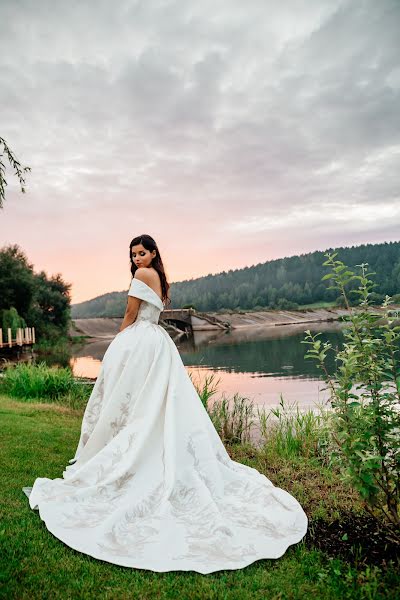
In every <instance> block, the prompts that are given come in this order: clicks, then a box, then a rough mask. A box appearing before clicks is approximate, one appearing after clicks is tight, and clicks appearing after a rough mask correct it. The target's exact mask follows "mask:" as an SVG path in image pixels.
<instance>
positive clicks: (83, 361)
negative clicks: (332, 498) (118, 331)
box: [70, 322, 343, 409]
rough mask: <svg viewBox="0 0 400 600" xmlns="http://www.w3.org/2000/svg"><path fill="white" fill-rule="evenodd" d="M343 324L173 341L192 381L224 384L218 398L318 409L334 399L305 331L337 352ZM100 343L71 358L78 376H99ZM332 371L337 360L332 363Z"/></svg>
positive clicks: (215, 334)
mask: <svg viewBox="0 0 400 600" xmlns="http://www.w3.org/2000/svg"><path fill="white" fill-rule="evenodd" d="M342 328H343V323H341V322H331V323H315V324H312V323H307V324H302V325H285V326H274V327H263V328H261V327H255V328H254V327H253V328H246V329H236V330H231V331H227V332H226V331H217V332H214V331H201V332H196V333H195V334H194V336H193V338H190V339H187V338H181V339H180V340H179V339H176V340H174V341H175V343H176V345H177V347H178V350H179V352H180V355H181V357H182V361H183V363H184V365H185V366H186V369H187V371H188V372H190V373H191V374H192V377H193V380H194V381H195V382H196V383H198V384H199V385H201V383H202V381H204V378H205V376H206V375H211V374H212V373H214V374H215V379H216V380H219V383H218V391H217V393H216V395H215V396H213V398H221V397H223V396H226V397H228V398H231V397H232V396H233V395H234V394H235V393H238V394H240V395H241V396H245V397H246V398H248V399H249V400H252V401H253V402H254V404H255V405H265V406H275V405H277V404H279V402H280V395H281V394H282V396H283V400H284V401H285V402H287V403H293V402H295V403H298V405H299V406H300V407H302V408H304V409H305V408H312V409H316V408H317V406H318V405H321V404H325V405H327V401H328V398H329V392H328V390H323V388H324V387H325V386H326V384H325V382H324V381H323V379H322V377H321V372H320V369H318V368H317V365H316V363H315V361H314V360H311V359H305V358H304V355H305V353H306V352H307V350H308V348H309V346H307V345H306V344H302V343H301V341H302V340H304V339H305V334H304V331H305V330H306V329H310V330H311V331H312V332H313V333H316V332H321V336H320V339H321V341H328V342H330V343H331V344H332V346H333V347H334V348H336V349H338V350H339V349H341V348H342V344H343V334H342ZM111 341H112V340H111V339H109V340H96V341H94V342H91V343H88V344H86V345H84V346H82V347H81V348H80V349H79V350H77V351H76V352H75V353H74V355H73V356H72V358H71V360H70V365H71V367H72V370H73V372H74V374H75V375H79V376H84V377H90V378H95V377H97V375H98V372H99V370H100V366H101V360H102V358H103V356H104V353H105V351H106V350H107V347H108V345H109V344H110V343H111ZM327 367H328V371H329V372H330V373H333V372H334V370H335V362H334V360H333V357H331V358H330V361H328V362H327Z"/></svg>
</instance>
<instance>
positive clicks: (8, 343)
mask: <svg viewBox="0 0 400 600" xmlns="http://www.w3.org/2000/svg"><path fill="white" fill-rule="evenodd" d="M6 337H7V339H3V330H2V329H1V327H0V348H13V347H15V346H26V345H32V344H34V343H35V328H34V327H18V329H17V332H16V335H15V338H14V339H13V337H12V331H11V327H9V328H8V329H7V335H6V336H4V338H6Z"/></svg>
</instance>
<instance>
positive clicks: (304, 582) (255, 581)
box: [0, 395, 399, 600]
mask: <svg viewBox="0 0 400 600" xmlns="http://www.w3.org/2000/svg"><path fill="white" fill-rule="evenodd" d="M81 419H82V411H79V410H72V409H70V408H66V407H63V406H61V405H58V404H48V403H35V402H32V401H31V402H29V403H28V402H24V401H19V400H18V401H17V400H13V399H12V398H10V397H9V396H6V395H0V460H1V463H2V464H1V467H2V482H3V484H2V492H1V496H0V503H1V504H0V514H1V525H0V545H1V548H0V556H1V559H0V560H1V563H0V565H1V566H0V597H1V598H7V599H11V598H18V599H24V598H30V599H32V598H40V599H47V598H48V599H52V600H53V599H56V598H63V599H65V598H68V599H69V598H96V599H98V598H101V599H102V600H103V599H108V598H113V599H114V598H115V599H123V598H132V599H135V600H139V599H147V598H171V599H176V598H179V599H181V600H185V599H186V598H187V599H189V598H190V599H197V598H206V599H214V598H215V599H232V600H241V599H246V600H247V599H249V598H255V599H258V598H259V599H263V600H278V599H279V600H283V599H286V598H307V599H309V598H313V599H315V600H319V599H335V600H337V599H344V598H352V599H353V598H354V599H356V598H365V599H375V598H395V597H396V586H398V585H399V579H398V574H397V573H396V572H395V571H394V569H393V568H388V569H385V570H382V569H380V568H378V567H374V566H365V565H364V566H363V567H359V568H358V569H357V568H356V567H355V566H354V565H353V566H349V565H346V564H345V563H344V562H342V561H341V560H339V559H337V558H329V557H328V556H326V555H325V554H324V553H323V552H321V551H318V550H315V549H312V548H311V547H308V546H307V544H306V542H305V541H304V540H303V541H302V542H300V543H299V544H297V545H295V546H291V547H289V549H288V550H287V552H286V554H285V555H284V556H283V557H282V558H280V559H278V560H259V561H257V562H255V563H253V564H252V565H250V566H248V567H246V568H244V569H240V570H236V571H218V572H216V573H211V574H208V575H201V574H199V573H195V572H179V571H176V572H170V573H154V572H152V571H146V570H140V569H130V568H126V567H120V566H117V565H113V564H110V563H107V562H103V561H99V560H96V559H94V558H91V557H89V556H87V555H84V554H81V553H79V552H77V551H75V550H73V549H72V548H69V547H68V546H66V545H65V544H63V542H61V541H60V540H58V539H57V538H55V537H54V536H53V535H52V534H51V533H50V532H49V531H48V530H47V529H46V527H45V524H44V523H43V521H41V519H40V517H39V514H38V512H37V511H33V510H31V509H30V507H29V504H28V499H27V497H26V496H25V495H24V493H23V492H22V489H21V488H22V487H23V486H32V484H33V482H34V480H35V478H36V477H50V478H55V477H62V471H63V470H64V468H65V466H66V465H67V463H68V460H69V459H70V458H72V457H73V455H74V452H75V449H76V445H77V443H78V439H79V432H80V423H81ZM230 453H231V455H233V456H232V457H234V458H235V460H240V461H241V462H244V463H246V464H249V465H251V466H254V467H255V468H257V469H259V470H260V471H262V472H263V473H265V475H266V476H267V477H269V479H271V481H273V483H274V484H275V485H279V486H280V487H283V488H285V489H287V490H288V491H289V492H292V493H293V494H294V495H295V496H296V497H297V498H298V499H299V501H300V502H301V504H302V505H303V506H304V509H305V510H306V512H307V514H308V516H309V518H310V520H312V519H313V518H315V517H320V518H321V517H322V518H324V517H325V518H330V517H332V516H335V515H336V514H340V511H341V508H342V507H346V509H349V507H350V508H352V509H354V510H355V511H357V510H359V507H358V504H357V498H356V496H355V495H352V493H350V491H349V490H348V489H346V488H345V487H344V484H342V483H340V481H339V479H338V478H336V476H335V474H334V473H332V472H331V471H330V470H328V469H324V468H323V467H322V466H319V465H318V464H317V463H316V462H315V461H314V462H313V461H312V460H310V461H305V459H304V458H299V459H298V460H297V461H296V460H293V459H292V460H289V459H287V460H282V459H280V458H279V457H278V456H274V455H269V454H268V451H263V452H256V453H255V452H254V449H246V447H245V446H242V447H236V448H234V449H233V450H230Z"/></svg>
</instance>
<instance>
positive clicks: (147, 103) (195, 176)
mask: <svg viewBox="0 0 400 600" xmlns="http://www.w3.org/2000/svg"><path fill="white" fill-rule="evenodd" d="M0 10H1V11H2V12H3V17H4V18H3V19H1V18H0V22H3V26H1V25H0V34H1V36H0V39H1V41H0V50H1V56H2V57H3V58H2V59H1V61H2V62H3V66H2V68H1V72H0V73H1V74H0V83H1V91H0V102H1V106H2V114H3V116H4V117H5V118H6V120H5V125H3V127H5V129H4V133H3V135H4V136H5V137H9V138H10V141H12V143H13V146H15V147H16V148H18V149H19V154H21V153H22V154H23V155H24V159H25V161H26V162H29V163H31V164H32V166H33V167H34V169H35V173H36V174H38V177H40V180H41V186H42V188H41V193H42V194H45V195H46V196H53V195H54V193H55V191H56V192H57V195H58V197H60V198H62V196H63V194H64V202H61V201H60V202H58V203H57V206H54V205H53V207H52V209H51V210H57V209H58V210H60V211H62V210H63V206H64V207H65V208H66V207H67V206H72V207H76V208H79V207H82V206H90V205H91V204H93V206H95V205H96V204H97V202H99V195H101V197H102V198H103V199H102V200H100V202H104V203H105V204H107V202H110V201H111V200H112V199H113V201H114V202H116V206H118V207H123V206H124V203H125V204H129V202H131V199H132V198H135V199H141V200H142V201H146V200H150V201H151V202H152V206H153V207H154V209H157V208H158V207H160V206H163V205H164V203H165V202H166V201H168V202H169V206H172V207H173V206H176V207H180V208H182V207H183V206H185V211H186V214H187V215H188V217H189V216H190V214H191V213H192V214H193V215H198V214H199V213H198V209H199V206H201V207H202V208H204V210H205V212H207V211H213V214H214V215H215V220H214V223H215V225H213V223H211V224H209V223H208V225H210V226H211V227H213V226H214V227H217V226H218V225H217V224H218V219H219V218H225V219H226V220H228V221H229V219H230V215H231V214H232V219H233V220H234V221H236V220H237V219H238V218H240V215H242V216H243V217H246V216H247V215H251V216H253V217H255V218H257V217H258V216H259V217H260V218H262V217H263V216H265V215H269V214H274V213H284V212H285V211H286V212H287V211H290V210H294V209H295V208H297V207H299V206H301V205H306V206H308V207H314V208H315V210H316V211H320V210H321V209H323V207H324V205H325V204H328V203H329V202H335V203H338V209H337V210H338V212H340V210H341V209H340V208H339V207H340V206H342V207H344V206H345V205H346V203H347V202H348V201H349V198H353V197H356V198H357V199H358V201H359V202H364V203H366V204H372V205H373V204H374V203H377V202H390V201H392V200H393V199H395V198H396V197H398V192H397V189H396V173H397V172H398V169H399V167H400V159H399V153H398V152H397V153H396V151H395V149H394V150H393V151H392V152H390V151H389V149H390V147H393V148H395V147H396V146H397V147H398V145H399V130H400V113H399V111H398V106H399V104H400V98H399V95H400V86H399V78H397V79H396V77H395V76H393V74H395V71H396V69H397V68H398V55H399V46H400V44H399V41H398V35H397V33H398V30H399V25H400V5H399V3H398V2H397V1H394V0H383V1H382V2H379V3H377V2H375V1H374V0H369V1H363V2H354V1H352V0H347V1H339V0H338V1H337V2H333V1H332V0H329V1H328V0H327V1H325V2H322V1H320V0H318V1H314V2H308V1H294V0H293V1H292V2H285V3H280V4H278V3H276V2H261V1H260V2H252V3H251V4H247V5H244V4H243V3H242V2H239V1H237V2H236V1H235V2H232V1H231V2H228V1H227V2H220V3H215V2H208V1H207V2H201V3H195V2H183V1H181V2H178V1H175V2H170V3H164V2H157V1H151V0H147V1H146V2H133V1H132V2H128V1H125V2H119V3H110V2H106V1H102V2H96V3H90V2H79V3H78V2H72V3H54V2H45V1H41V2H39V3H31V2H28V1H27V0H26V1H25V2H19V3H16V2H4V1H3V3H2V8H1V9H0ZM5 23H8V24H9V25H8V26H6V25H5ZM27 32H28V33H27ZM11 48H12V50H13V51H12V52H11V51H10V49H11ZM396 82H397V83H396ZM3 123H4V122H3ZM385 149H386V150H387V155H385V153H384V155H383V158H380V159H379V160H378V161H376V163H375V175H374V176H371V175H370V174H368V169H367V166H368V165H370V162H371V160H372V158H371V157H374V156H375V155H376V153H377V152H378V151H382V152H384V151H385ZM368 161H369V162H368ZM334 163H337V164H338V165H339V166H338V167H337V168H336V169H333V170H331V169H330V168H329V165H332V164H334ZM71 190H73V194H71ZM33 193H34V194H35V197H36V194H39V191H37V190H36V189H35V190H34V192H33ZM104 198H105V199H104ZM30 210H32V212H34V210H35V209H34V208H33V207H32V208H31V209H30ZM196 218H197V217H196ZM354 227H355V229H356V227H357V225H355V226H354Z"/></svg>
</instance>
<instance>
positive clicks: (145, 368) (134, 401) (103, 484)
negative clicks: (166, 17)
mask: <svg viewBox="0 0 400 600" xmlns="http://www.w3.org/2000/svg"><path fill="white" fill-rule="evenodd" d="M128 294H130V295H131V296H135V297H137V298H140V299H141V300H142V302H141V304H140V306H139V311H138V315H137V318H136V320H135V321H134V323H132V324H131V325H129V326H128V327H126V328H125V329H124V330H123V331H121V332H120V333H118V334H117V335H116V336H115V338H114V339H113V340H112V342H111V344H110V345H109V347H108V348H107V351H106V353H105V355H104V358H103V361H102V365H101V369H100V372H99V375H98V378H97V380H96V383H95V385H94V387H93V391H92V394H91V396H90V398H89V400H88V403H87V406H86V409H85V413H84V416H83V420H82V428H81V434H80V439H79V443H78V447H77V450H76V453H75V456H74V458H72V459H71V460H70V461H69V463H70V464H69V465H68V466H67V467H66V468H65V471H64V472H63V477H62V478H56V479H48V478H46V477H40V478H37V479H36V480H35V481H34V483H33V487H32V488H30V487H25V488H23V491H24V493H25V494H26V495H27V496H28V498H29V505H30V507H31V508H32V509H38V510H39V515H40V518H41V519H42V520H43V521H44V522H45V524H46V527H47V529H48V530H49V531H50V532H51V533H52V534H53V535H55V536H56V537H57V538H59V539H60V540H62V541H63V542H64V543H65V544H67V545H68V546H70V547H71V548H74V549H75V550H78V551H79V552H83V553H85V554H88V555H89V556H92V557H94V558H96V559H100V560H104V561H107V562H110V563H114V564H117V565H123V566H126V567H135V568H140V569H149V570H151V571H157V572H164V571H197V572H199V573H212V572H214V571H219V570H222V569H240V568H243V567H246V566H247V565H249V564H250V563H252V562H254V561H256V560H258V559H262V558H279V557H280V556H282V555H283V554H284V553H285V551H286V550H287V548H288V546H290V545H291V544H296V543H297V542H299V541H300V540H301V539H302V538H303V537H304V535H305V533H306V531H307V526H308V519H307V516H306V514H305V512H304V511H303V509H302V507H301V505H300V504H299V502H298V501H297V500H296V499H295V498H294V497H293V496H291V495H290V494H289V493H288V492H286V491H285V490H283V489H281V488H278V487H275V486H274V485H273V484H272V483H271V481H270V480H269V479H267V477H265V475H262V474H261V473H259V472H258V471H257V470H256V469H254V468H252V467H249V466H246V465H243V464H241V463H239V462H235V461H233V460H231V459H230V457H229V455H228V453H227V451H226V450H225V447H224V445H223V443H222V441H221V439H220V437H219V435H218V433H217V431H216V430H215V428H214V426H213V424H212V421H211V419H210V417H209V415H208V413H207V411H206V409H205V408H204V406H203V404H202V402H201V400H200V398H199V396H198V394H197V392H196V388H195V387H194V385H193V383H192V381H191V379H190V377H189V375H188V373H187V372H186V369H185V367H184V365H183V363H182V359H181V357H180V354H179V352H178V349H177V348H176V346H175V343H174V342H173V340H172V339H171V338H170V336H169V334H168V333H167V332H166V331H165V329H164V328H163V327H162V326H161V325H159V324H158V320H159V316H160V313H161V311H162V310H163V308H164V306H163V303H162V301H161V300H160V298H159V296H158V294H156V292H155V291H154V290H152V289H151V288H150V287H149V286H148V285H146V284H145V283H143V282H142V281H140V280H138V279H134V278H133V279H132V282H131V286H130V289H129V292H128Z"/></svg>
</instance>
